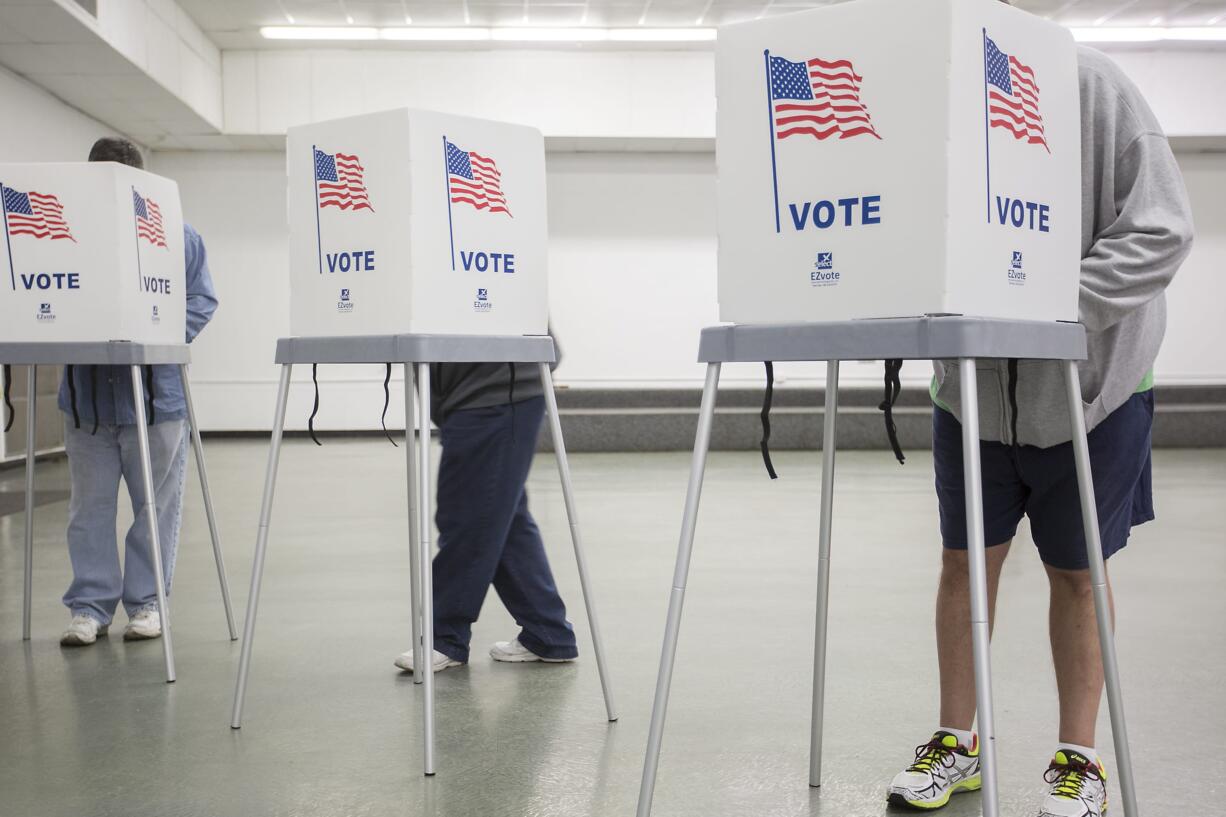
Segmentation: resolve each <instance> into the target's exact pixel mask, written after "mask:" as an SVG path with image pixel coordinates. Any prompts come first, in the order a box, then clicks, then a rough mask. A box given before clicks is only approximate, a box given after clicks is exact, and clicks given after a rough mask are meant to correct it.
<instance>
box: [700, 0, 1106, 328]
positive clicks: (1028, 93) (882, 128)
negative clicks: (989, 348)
mask: <svg viewBox="0 0 1226 817" xmlns="http://www.w3.org/2000/svg"><path fill="white" fill-rule="evenodd" d="M716 53H717V56H716V90H717V96H718V101H719V112H718V122H717V164H718V185H719V193H718V199H719V300H720V318H721V320H725V321H732V322H736V323H779V322H795V321H834V320H851V319H857V318H884V317H904V316H914V315H923V314H963V315H972V316H979V317H992V318H1013V319H1027V320H1047V321H1053V320H1076V318H1077V280H1078V267H1079V260H1080V249H1081V190H1080V178H1081V156H1080V108H1079V100H1078V81H1077V56H1076V47H1075V45H1074V43H1073V40H1072V37H1071V35H1070V34H1069V33H1068V31H1066V30H1064V29H1062V28H1061V27H1059V26H1057V25H1055V24H1052V23H1049V22H1047V21H1044V20H1042V19H1040V18H1038V17H1035V16H1033V15H1031V14H1027V13H1025V12H1023V11H1020V10H1018V9H1014V8H1011V7H1009V6H1007V5H1005V4H1003V3H1000V2H997V0H926V2H923V3H917V2H914V0H857V2H854V3H846V4H840V5H836V6H831V7H828V8H822V9H818V10H815V11H810V12H803V13H799V14H793V15H787V16H782V17H777V18H773V19H769V20H762V21H755V22H750V23H744V24H739V25H732V26H727V27H724V28H721V29H720V34H719V41H718V46H717V52H716Z"/></svg>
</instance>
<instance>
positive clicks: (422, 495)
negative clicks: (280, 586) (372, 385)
mask: <svg viewBox="0 0 1226 817" xmlns="http://www.w3.org/2000/svg"><path fill="white" fill-rule="evenodd" d="M417 401H418V406H419V411H418V413H419V414H420V415H421V419H422V436H421V445H420V446H419V447H418V450H419V452H420V453H419V455H418V458H417V468H418V470H417V508H418V513H417V528H418V544H417V564H418V570H419V572H420V574H421V577H420V582H419V587H420V589H421V593H420V594H419V596H418V598H419V599H420V600H421V601H420V603H421V649H420V652H415V653H414V655H413V665H414V667H417V666H420V667H421V673H420V674H421V685H422V692H424V693H425V694H424V695H422V744H423V751H422V757H423V764H424V766H425V773H426V776H427V777H429V776H431V775H433V774H434V671H433V670H434V581H433V576H432V574H431V570H430V555H431V554H430V532H431V531H430V435H429V429H430V425H429V418H430V365H429V364H428V363H418V364H417Z"/></svg>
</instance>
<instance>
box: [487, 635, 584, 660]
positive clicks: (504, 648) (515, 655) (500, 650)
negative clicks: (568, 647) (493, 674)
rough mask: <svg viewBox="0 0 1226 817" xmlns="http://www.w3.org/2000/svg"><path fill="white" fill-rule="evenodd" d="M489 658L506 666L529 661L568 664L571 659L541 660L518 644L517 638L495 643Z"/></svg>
mask: <svg viewBox="0 0 1226 817" xmlns="http://www.w3.org/2000/svg"><path fill="white" fill-rule="evenodd" d="M490 658H493V659H494V660H495V661H502V662H504V663H507V664H525V663H527V662H529V661H543V662H544V663H546V664H568V663H570V662H571V661H574V660H575V659H573V658H542V657H541V656H539V655H537V654H536V653H534V652H533V651H532V650H530V649H528V648H527V647H525V646H524V645H523V644H520V643H519V639H518V638H514V639H511V640H510V641H497V642H495V643H494V646H492V647H490Z"/></svg>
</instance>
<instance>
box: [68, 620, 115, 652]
mask: <svg viewBox="0 0 1226 817" xmlns="http://www.w3.org/2000/svg"><path fill="white" fill-rule="evenodd" d="M107 629H108V627H107V625H105V624H99V623H98V619H96V618H94V617H93V616H87V615H84V614H79V615H75V616H73V617H72V621H70V622H69V623H68V629H67V630H65V631H64V634H63V635H61V636H60V644H62V645H64V646H65V647H87V646H89V645H90V644H93V643H94V642H95V641H97V640H98V636H100V635H106V631H107Z"/></svg>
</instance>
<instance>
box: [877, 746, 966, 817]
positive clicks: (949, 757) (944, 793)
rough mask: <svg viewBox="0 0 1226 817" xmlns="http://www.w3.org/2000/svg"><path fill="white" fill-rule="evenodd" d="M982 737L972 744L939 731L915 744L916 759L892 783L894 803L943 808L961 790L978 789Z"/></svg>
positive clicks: (891, 797)
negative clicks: (930, 737)
mask: <svg viewBox="0 0 1226 817" xmlns="http://www.w3.org/2000/svg"><path fill="white" fill-rule="evenodd" d="M979 786H980V777H979V736H978V735H976V736H975V738H974V741H973V743H972V745H971V746H970V747H966V746H960V745H959V744H958V738H957V737H955V736H954V735H951V734H950V733H948V732H937V733H936V734H935V735H933V736H932V740H930V741H928V742H927V743H925V744H922V745H920V746H917V747H915V762H914V763H912V764H911V765H910V766H908V767H907V768H906V769H905V770H904V771H901V772H899V773H898V776H897V777H895V778H894V780H893V782H891V783H890V794H889V797H888V798H887V799H888V800H889V803H890V805H894V806H906V807H908V808H917V809H935V808H940V807H941V806H943V805H945V804H946V803H948V802H949V798H950V797H951V796H953V795H954V794H957V793H958V792H960V791H977V790H978V789H979Z"/></svg>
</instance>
